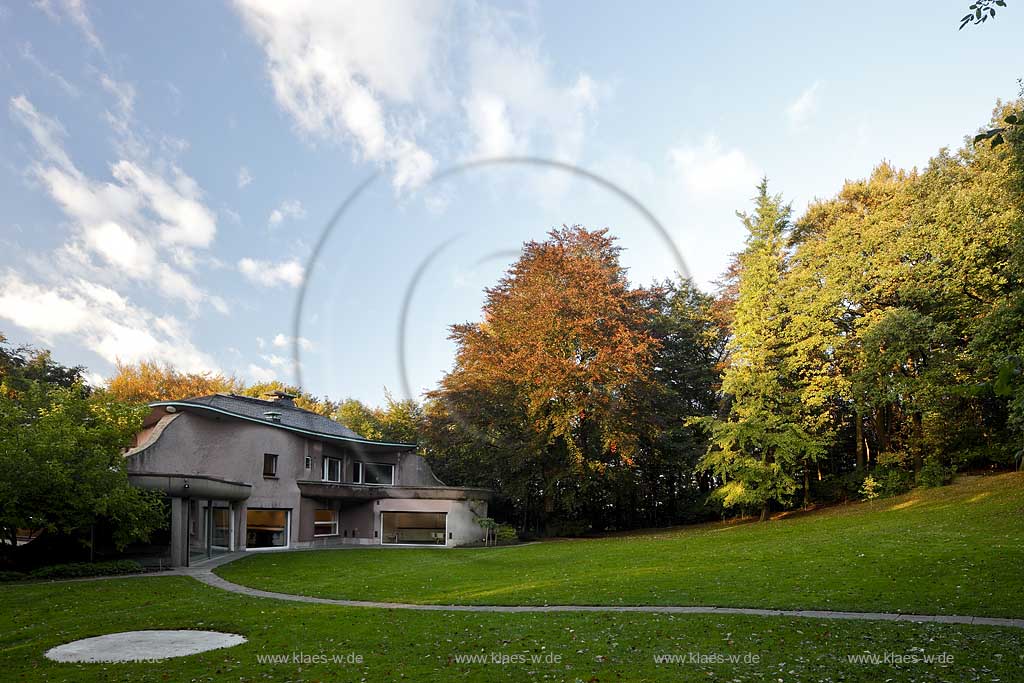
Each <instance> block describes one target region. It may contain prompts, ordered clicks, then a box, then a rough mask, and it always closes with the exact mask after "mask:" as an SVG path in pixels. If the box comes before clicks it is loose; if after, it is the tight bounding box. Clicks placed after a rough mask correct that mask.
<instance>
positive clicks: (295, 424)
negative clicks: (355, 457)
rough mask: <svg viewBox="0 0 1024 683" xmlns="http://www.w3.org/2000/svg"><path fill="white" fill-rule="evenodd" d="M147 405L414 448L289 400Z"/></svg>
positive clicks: (212, 398)
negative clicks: (378, 437)
mask: <svg viewBox="0 0 1024 683" xmlns="http://www.w3.org/2000/svg"><path fill="white" fill-rule="evenodd" d="M149 405H150V406H152V407H158V406H173V407H175V408H186V409H188V408H191V409H198V410H201V411H205V412H212V413H219V414H222V415H230V416H232V417H236V418H240V419H243V420H249V421H253V422H259V423H260V424H263V425H266V426H268V427H277V428H279V429H285V430H288V431H292V432H298V433H302V434H306V435H308V436H314V437H320V438H324V439H328V440H336V441H345V442H348V443H351V444H353V445H363V446H367V447H371V448H372V447H375V446H376V447H384V448H388V449H391V450H409V449H414V448H416V444H414V443H393V442H388V441H373V440H371V439H365V438H363V437H362V436H360V435H359V434H356V433H355V432H354V431H352V430H351V429H349V428H348V427H346V426H345V425H343V424H341V423H340V422H336V421H335V420H332V419H330V418H328V417H324V416H323V415H318V414H317V413H314V412H312V411H309V410H304V409H302V408H299V407H297V406H295V405H293V404H292V403H291V402H290V401H281V400H278V401H266V400H263V399H261V398H253V397H251V396H239V395H237V394H211V395H209V396H197V397H195V398H185V399H180V400H177V401H157V402H155V403H150V404H149ZM269 412H274V413H278V414H279V419H278V420H277V421H273V420H271V419H269V417H268V416H267V413H269Z"/></svg>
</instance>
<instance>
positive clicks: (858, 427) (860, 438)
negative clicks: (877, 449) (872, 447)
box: [854, 409, 867, 472]
mask: <svg viewBox="0 0 1024 683" xmlns="http://www.w3.org/2000/svg"><path fill="white" fill-rule="evenodd" d="M854 419H855V420H856V423H855V425H854V433H855V434H856V438H857V450H856V452H857V471H858V472H862V471H863V470H864V467H865V466H866V465H867V462H866V460H865V458H864V416H863V415H861V413H860V410H859V409H858V410H857V411H855V413H854Z"/></svg>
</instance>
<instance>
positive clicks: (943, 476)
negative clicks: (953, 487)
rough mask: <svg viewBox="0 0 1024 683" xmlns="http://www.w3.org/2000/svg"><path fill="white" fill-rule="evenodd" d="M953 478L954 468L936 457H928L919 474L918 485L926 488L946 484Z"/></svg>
mask: <svg viewBox="0 0 1024 683" xmlns="http://www.w3.org/2000/svg"><path fill="white" fill-rule="evenodd" d="M952 480H953V469H952V468H950V467H946V466H945V465H943V464H942V463H941V462H939V461H938V460H936V459H935V458H928V459H927V460H925V461H924V465H922V466H921V471H920V472H918V474H917V485H918V486H923V487H924V488H934V487H936V486H945V485H946V484H948V483H949V482H951V481H952Z"/></svg>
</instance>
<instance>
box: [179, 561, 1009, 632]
mask: <svg viewBox="0 0 1024 683" xmlns="http://www.w3.org/2000/svg"><path fill="white" fill-rule="evenodd" d="M238 557H240V554H232V555H225V556H222V557H220V558H215V559H214V560H212V561H210V562H207V563H204V564H203V565H201V566H198V567H191V568H189V569H185V570H180V573H181V574H183V575H185V576H191V577H192V578H194V579H196V580H197V581H199V582H201V583H204V584H206V585H207V586H212V587H213V588H219V589H221V590H225V591H229V592H231V593H238V594H240V595H247V596H249V597H253V598H268V599H271V600H290V601H292V602H305V603H312V604H317V605H338V606H341V607H371V608H376V609H405V610H418V611H424V612H506V613H520V612H647V613H653V614H747V615H751V616H759V617H804V618H813V619H859V620H865V621H907V622H914V623H923V622H934V623H939V624H966V625H972V626H1003V627H1009V628H1024V619H1006V618H998V617H971V616H960V615H952V614H897V613H892V612H833V611H830V610H785V609H759V608H754V607H712V606H690V607H683V606H675V605H418V604H414V603H407V602H377V601H373V600H337V599H333V598H317V597H314V596H311V595H293V594H291V593H274V592H272V591H265V590H260V589H258V588H250V587H248V586H242V585H239V584H237V583H232V582H231V581H228V580H227V579H224V578H221V577H220V576H218V575H216V574H214V573H213V569H214V568H215V567H218V566H220V565H222V564H227V563H228V562H231V561H233V560H236V559H238ZM175 573H179V572H175Z"/></svg>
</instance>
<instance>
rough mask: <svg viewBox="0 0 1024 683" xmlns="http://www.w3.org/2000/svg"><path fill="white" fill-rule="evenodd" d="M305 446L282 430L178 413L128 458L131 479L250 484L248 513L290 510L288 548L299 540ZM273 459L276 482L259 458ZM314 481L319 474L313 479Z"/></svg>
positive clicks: (309, 476) (302, 439)
mask: <svg viewBox="0 0 1024 683" xmlns="http://www.w3.org/2000/svg"><path fill="white" fill-rule="evenodd" d="M307 448H308V446H307V440H306V439H304V438H302V437H301V436H299V435H296V434H292V433H290V432H287V431H285V430H283V429H278V428H275V427H270V426H263V425H260V424H254V423H249V422H243V421H240V420H230V419H221V418H210V417H204V416H200V415H196V414H193V413H187V412H186V413H182V414H180V415H179V416H178V418H177V419H175V420H174V421H173V422H171V423H170V424H168V425H167V427H166V428H165V429H164V431H163V434H161V435H160V438H159V439H157V440H156V441H155V442H154V443H153V444H152V445H151V446H150V447H149V448H147V449H146V450H144V451H142V452H140V453H135V454H132V455H129V456H128V462H127V468H128V472H129V473H132V474H144V473H155V474H156V473H187V474H206V475H210V476H215V477H220V478H223V479H228V480H230V481H238V482H244V483H248V484H252V494H251V495H250V496H249V499H248V500H247V501H246V502H245V504H246V507H247V508H250V509H251V508H275V509H287V510H292V518H291V520H290V526H291V529H290V534H289V542H290V543H294V542H297V541H298V539H299V529H300V520H299V518H298V517H299V515H298V513H299V500H300V498H301V496H300V494H299V488H298V486H296V485H295V481H296V480H297V479H309V478H312V476H313V475H312V474H311V472H310V471H308V470H306V469H305V467H304V459H305V455H306V453H307ZM264 453H274V454H276V455H277V476H276V477H272V478H268V477H264V476H263V455H264ZM316 476H317V478H319V474H317V475H316Z"/></svg>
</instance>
